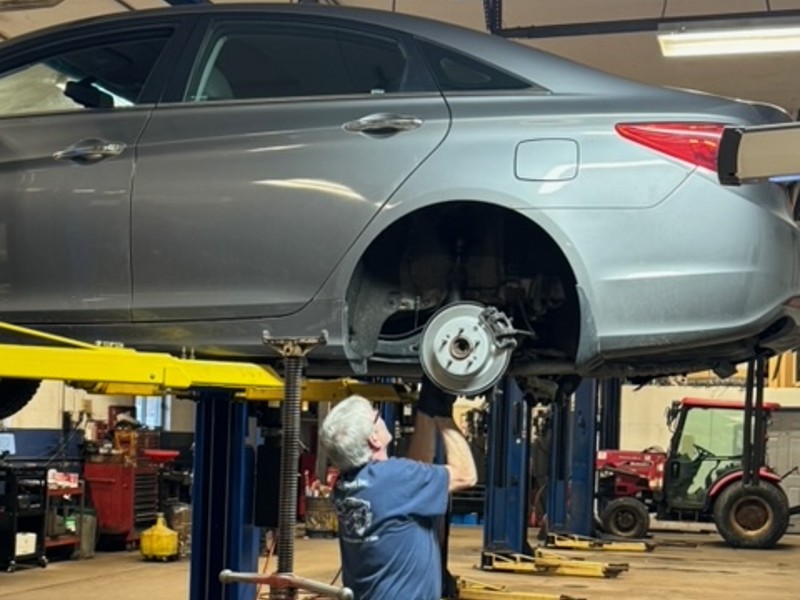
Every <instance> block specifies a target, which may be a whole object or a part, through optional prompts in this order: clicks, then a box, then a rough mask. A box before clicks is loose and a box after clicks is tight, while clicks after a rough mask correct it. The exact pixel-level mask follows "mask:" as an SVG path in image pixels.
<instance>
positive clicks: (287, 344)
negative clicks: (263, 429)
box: [219, 331, 353, 600]
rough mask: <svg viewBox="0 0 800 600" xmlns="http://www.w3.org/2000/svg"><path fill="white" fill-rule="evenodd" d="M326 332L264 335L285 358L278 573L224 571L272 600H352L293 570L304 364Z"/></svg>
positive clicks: (224, 576) (229, 579) (225, 578)
mask: <svg viewBox="0 0 800 600" xmlns="http://www.w3.org/2000/svg"><path fill="white" fill-rule="evenodd" d="M327 339H328V336H327V333H326V332H324V331H323V333H322V335H321V336H320V337H313V338H312V337H309V338H272V337H270V336H269V333H268V332H266V331H265V332H264V335H263V341H264V343H265V344H267V345H269V346H272V347H273V348H275V349H276V350H277V351H278V352H279V353H280V355H281V356H283V358H284V359H285V366H284V371H285V374H284V398H283V402H282V403H281V428H282V430H283V434H282V435H283V441H282V448H281V465H280V497H279V500H278V543H277V555H278V571H277V572H276V573H273V574H272V575H266V574H260V573H234V572H233V571H230V570H227V569H226V570H223V571H221V572H220V574H219V579H220V581H221V582H222V583H251V584H257V583H264V584H267V585H268V586H269V588H270V590H269V598H270V600H294V599H295V598H297V590H298V589H305V590H309V591H312V592H315V593H317V594H320V595H324V596H328V597H331V598H337V599H339V600H352V598H353V592H352V591H351V590H349V589H348V588H336V587H334V586H331V585H326V584H324V583H322V582H319V581H313V580H311V579H305V578H303V577H297V576H296V575H294V573H292V571H293V570H294V535H295V529H296V526H297V463H298V460H299V458H300V443H299V441H300V395H301V390H302V383H303V382H302V376H303V362H304V360H305V357H306V355H307V354H308V353H309V352H311V351H312V350H313V349H314V348H316V347H317V346H321V345H324V344H325V343H327Z"/></svg>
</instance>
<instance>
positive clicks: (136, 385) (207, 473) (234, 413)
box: [0, 322, 578, 600]
mask: <svg viewBox="0 0 800 600" xmlns="http://www.w3.org/2000/svg"><path fill="white" fill-rule="evenodd" d="M0 332H5V333H6V334H11V335H12V336H16V337H22V338H24V339H25V340H31V341H32V343H31V344H27V343H22V344H0V378H2V377H7V378H16V379H33V380H41V379H49V380H61V381H64V382H65V383H67V384H68V385H70V386H72V387H76V388H79V389H84V390H86V391H88V392H90V393H98V394H111V395H147V396H152V395H165V394H173V395H175V396H176V397H180V398H188V399H192V400H195V401H196V411H195V451H194V463H193V472H194V493H193V506H192V513H193V517H192V552H191V568H190V587H189V598H190V600H251V599H252V596H253V590H252V584H266V585H268V586H269V587H270V599H271V600H272V599H274V598H275V599H281V598H295V597H296V595H297V591H298V590H301V589H302V590H307V591H309V592H313V593H316V594H319V595H322V596H326V597H330V598H338V599H340V600H349V599H350V598H352V592H351V591H350V590H348V589H347V588H340V587H336V586H333V585H330V584H326V583H322V582H318V581H314V580H310V579H306V578H303V577H300V576H297V575H296V574H294V573H293V564H292V561H293V552H294V537H293V535H291V534H292V533H293V532H294V529H295V520H296V513H295V504H294V498H295V497H296V494H297V478H296V473H295V469H294V467H293V462H295V463H296V461H297V453H298V442H299V440H298V435H297V434H298V432H299V417H300V399H301V395H302V399H303V401H310V402H314V401H317V402H335V401H337V400H341V399H343V398H345V397H347V396H349V395H351V394H354V393H358V394H361V395H364V396H366V397H369V398H371V399H372V400H374V401H376V402H381V403H382V406H383V407H384V410H386V411H388V412H387V414H390V413H391V412H392V411H393V410H394V408H393V407H396V405H397V403H398V402H408V401H409V400H410V398H409V397H408V396H407V395H405V394H404V391H403V390H402V389H398V388H396V387H395V386H393V385H391V384H371V383H364V382H359V381H354V380H348V379H340V380H302V379H301V376H302V366H303V361H304V356H305V354H307V353H308V352H309V351H311V350H312V349H313V348H314V347H316V346H317V345H319V344H323V343H325V336H324V334H323V336H321V337H320V338H289V339H273V338H270V337H269V336H268V334H266V333H265V337H264V343H265V344H268V345H270V346H272V347H273V348H275V349H277V351H278V352H279V353H280V354H281V355H282V356H283V359H284V364H285V369H286V374H285V380H284V379H283V378H281V377H280V376H279V375H278V374H277V373H276V372H275V371H274V370H272V369H271V368H270V367H268V366H260V365H255V364H249V363H240V362H224V361H210V360H195V359H193V358H190V359H187V358H177V357H174V356H171V355H169V354H164V353H154V352H140V351H136V350H133V349H129V348H124V347H121V346H119V345H114V344H88V343H85V342H81V341H77V340H73V339H70V338H66V337H61V336H57V335H52V334H48V333H43V332H39V331H36V330H32V329H28V328H24V327H19V326H16V325H12V324H8V323H1V322H0ZM273 401H280V402H281V413H282V415H281V416H282V426H283V429H284V432H283V435H284V437H283V446H284V450H285V451H284V452H282V456H281V489H280V494H281V495H280V503H279V513H280V515H279V517H280V519H281V525H282V527H281V529H282V530H283V531H284V532H285V533H284V534H283V535H281V533H280V530H279V534H278V535H279V539H278V551H277V554H278V571H277V572H275V573H272V574H266V573H259V572H258V558H259V531H258V528H257V527H256V526H255V514H254V506H253V498H254V486H253V477H252V476H250V475H249V474H252V473H254V472H255V464H254V463H255V449H256V448H255V446H256V443H257V440H256V435H255V433H254V432H253V431H251V428H250V426H249V419H248V411H247V402H273ZM389 406H391V407H392V408H387V407H389ZM456 588H457V598H458V599H459V600H501V599H502V600H578V599H576V598H572V597H569V596H565V595H553V594H537V593H530V592H508V591H505V588H503V587H501V586H492V585H486V584H483V583H479V582H475V581H471V580H468V579H465V578H460V577H459V578H456Z"/></svg>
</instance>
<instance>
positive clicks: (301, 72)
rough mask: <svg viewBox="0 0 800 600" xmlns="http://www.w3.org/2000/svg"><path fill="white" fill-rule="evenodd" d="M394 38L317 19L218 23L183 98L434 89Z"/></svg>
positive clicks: (345, 93) (200, 99)
mask: <svg viewBox="0 0 800 600" xmlns="http://www.w3.org/2000/svg"><path fill="white" fill-rule="evenodd" d="M411 74H412V69H411V65H410V60H409V57H408V54H407V52H406V49H405V47H404V46H403V44H402V43H401V42H399V41H398V40H396V39H392V38H388V37H382V36H377V35H371V34H368V33H361V32H355V31H351V30H344V29H334V28H330V27H323V26H316V25H297V24H282V25H277V24H275V23H269V24H263V25H259V24H252V23H250V24H244V23H242V24H234V23H227V24H219V25H217V26H216V27H215V28H214V29H213V30H212V32H211V34H210V36H209V39H208V40H207V42H206V44H205V49H204V51H203V52H202V53H201V60H200V61H199V62H198V64H197V66H196V67H195V70H194V74H193V76H192V78H191V80H190V81H191V82H190V84H189V88H188V90H187V93H186V95H185V99H186V100H189V101H195V102H203V101H208V100H226V99H242V98H276V97H289V96H321V95H350V94H389V93H395V92H411V91H425V90H433V89H434V86H433V84H432V83H431V82H430V81H429V80H427V79H426V77H427V74H425V73H423V74H422V75H424V77H422V78H421V79H420V77H421V74H419V73H417V74H415V75H414V76H411Z"/></svg>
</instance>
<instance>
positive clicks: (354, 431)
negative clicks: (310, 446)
mask: <svg viewBox="0 0 800 600" xmlns="http://www.w3.org/2000/svg"><path fill="white" fill-rule="evenodd" d="M374 416H375V413H374V412H373V408H372V403H371V402H370V401H369V400H367V399H366V398H364V397H363V396H358V395H353V396H348V397H347V398H345V399H344V400H342V401H341V402H339V403H338V404H337V405H336V406H334V407H333V408H332V409H331V412H329V413H328V416H327V417H325V420H324V421H323V422H322V428H321V429H320V432H319V441H320V443H321V444H322V447H323V448H324V449H325V451H326V452H327V453H328V456H329V457H330V459H331V462H333V464H334V465H336V466H337V467H338V468H339V469H340V470H341V471H342V472H347V471H351V470H352V469H355V468H357V467H360V466H361V465H364V464H366V463H367V462H369V459H370V458H372V448H370V445H369V442H368V440H369V436H370V435H372V431H373V429H374V428H375V418H374Z"/></svg>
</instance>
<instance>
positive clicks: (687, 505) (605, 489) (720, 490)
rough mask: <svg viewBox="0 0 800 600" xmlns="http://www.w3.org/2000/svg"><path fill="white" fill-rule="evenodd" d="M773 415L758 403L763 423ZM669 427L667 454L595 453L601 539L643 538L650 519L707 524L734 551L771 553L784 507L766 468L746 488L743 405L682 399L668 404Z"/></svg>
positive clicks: (785, 516) (784, 522)
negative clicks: (762, 413)
mask: <svg viewBox="0 0 800 600" xmlns="http://www.w3.org/2000/svg"><path fill="white" fill-rule="evenodd" d="M778 408H779V405H778V404H774V403H764V415H765V416H766V418H767V420H769V415H770V414H771V413H772V411H775V410H777V409H778ZM667 424H668V426H669V428H670V430H671V431H672V432H673V433H672V439H671V441H670V447H669V451H668V452H664V451H663V450H661V449H658V448H648V449H646V450H644V451H642V452H629V451H622V450H601V451H599V452H598V454H597V464H596V467H597V474H598V486H597V492H598V510H599V515H600V521H601V523H602V526H603V529H604V530H605V532H606V533H608V534H610V535H613V536H617V537H625V538H640V537H644V536H645V534H646V533H647V531H648V529H649V525H650V514H651V513H654V514H655V516H657V517H658V518H659V519H662V520H670V521H692V522H699V523H712V522H713V523H714V524H715V525H716V527H717V531H719V533H720V535H721V536H722V537H723V538H724V539H725V541H726V542H727V543H728V544H730V545H731V546H734V547H740V548H771V547H773V546H774V545H775V544H776V543H777V542H778V540H780V538H781V537H782V536H783V534H784V533H785V532H786V528H787V527H788V525H789V515H790V507H789V500H788V498H787V496H786V493H785V492H784V491H783V489H782V488H781V486H780V481H781V477H780V476H779V475H778V474H777V473H775V472H774V471H773V470H772V469H770V468H768V467H764V466H762V467H760V469H759V479H760V481H758V484H757V485H745V482H744V470H743V466H742V455H743V439H744V436H743V428H744V403H743V402H732V401H723V400H701V399H695V398H684V399H683V400H678V401H675V402H673V403H672V406H671V407H670V409H669V410H668V411H667ZM765 430H766V429H765V428H764V429H763V431H765ZM763 437H764V439H762V440H760V441H759V442H758V443H759V444H760V445H761V449H760V456H761V457H763V456H764V448H765V446H766V435H765V436H763Z"/></svg>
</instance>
